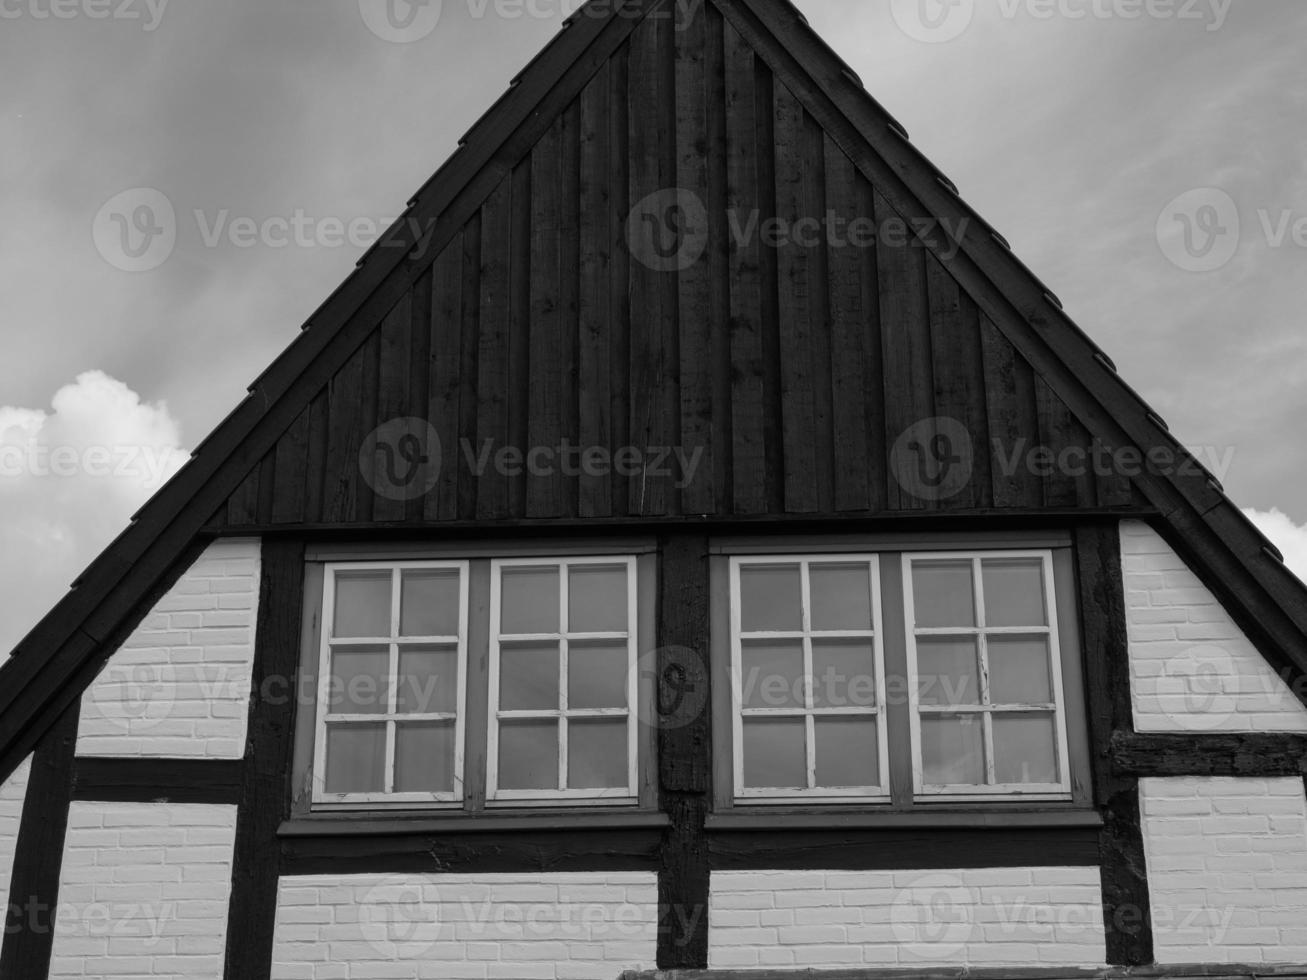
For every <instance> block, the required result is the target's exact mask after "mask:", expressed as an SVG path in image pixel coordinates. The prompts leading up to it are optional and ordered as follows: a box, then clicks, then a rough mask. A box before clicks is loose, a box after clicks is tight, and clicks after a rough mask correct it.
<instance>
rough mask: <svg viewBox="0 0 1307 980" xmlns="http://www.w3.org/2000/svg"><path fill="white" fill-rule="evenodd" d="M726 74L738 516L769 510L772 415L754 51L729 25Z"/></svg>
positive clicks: (733, 480)
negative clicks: (759, 230) (755, 220)
mask: <svg viewBox="0 0 1307 980" xmlns="http://www.w3.org/2000/svg"><path fill="white" fill-rule="evenodd" d="M724 36H725V47H726V50H725V72H726V206H727V208H728V210H729V214H730V218H731V227H730V229H729V234H730V246H729V247H730V252H729V277H730V279H729V283H730V320H729V324H730V327H729V334H730V358H731V487H732V502H733V507H734V512H735V513H736V514H742V515H743V514H762V513H766V511H767V473H766V434H765V432H766V413H765V410H764V406H763V398H764V369H763V349H762V296H761V291H762V282H761V279H760V275H759V273H760V260H759V255H758V250H759V242H758V236H757V234H756V233H752V234H750V233H747V232H746V231H745V227H746V226H747V225H748V223H749V220H750V217H751V216H752V217H760V216H761V212H760V211H759V200H758V166H757V160H758V143H757V140H758V132H757V123H756V112H757V104H756V100H757V96H756V94H755V91H754V81H755V71H756V69H755V67H754V55H753V49H752V48H751V47H749V45H748V44H747V43H745V41H744V39H743V38H741V37H740V35H739V34H738V33H737V32H736V30H735V28H734V27H732V26H731V25H730V24H726V25H725V26H724Z"/></svg>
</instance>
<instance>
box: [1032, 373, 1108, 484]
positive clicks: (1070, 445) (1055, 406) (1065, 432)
mask: <svg viewBox="0 0 1307 980" xmlns="http://www.w3.org/2000/svg"><path fill="white" fill-rule="evenodd" d="M1035 404H1036V406H1037V410H1038V418H1039V441H1040V445H1041V446H1042V447H1043V448H1045V449H1046V450H1047V465H1048V470H1047V472H1046V474H1045V476H1044V504H1045V506H1047V507H1063V508H1067V509H1070V508H1075V507H1093V506H1094V502H1095V499H1096V495H1095V492H1094V484H1095V480H1094V475H1093V470H1092V466H1093V460H1092V459H1091V457H1090V446H1089V433H1088V432H1087V431H1086V430H1085V428H1084V427H1083V426H1082V425H1081V424H1080V423H1079V421H1078V420H1077V419H1076V417H1075V416H1074V415H1072V414H1071V410H1070V409H1068V408H1067V407H1066V403H1064V402H1063V401H1062V399H1061V398H1059V397H1058V396H1057V395H1056V394H1055V393H1054V391H1053V389H1052V388H1050V387H1049V386H1048V383H1047V382H1046V381H1045V380H1044V379H1043V378H1042V377H1039V376H1038V375H1036V377H1035Z"/></svg>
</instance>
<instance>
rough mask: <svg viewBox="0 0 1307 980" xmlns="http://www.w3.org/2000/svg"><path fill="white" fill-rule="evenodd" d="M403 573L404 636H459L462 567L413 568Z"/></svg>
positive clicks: (401, 611) (401, 622) (401, 624)
mask: <svg viewBox="0 0 1307 980" xmlns="http://www.w3.org/2000/svg"><path fill="white" fill-rule="evenodd" d="M400 575H401V579H400V582H401V585H400V593H399V632H400V635H402V636H457V635H458V612H459V609H458V605H459V604H458V591H459V589H458V586H459V571H458V569H457V568H438V569H410V570H405V571H402V572H400Z"/></svg>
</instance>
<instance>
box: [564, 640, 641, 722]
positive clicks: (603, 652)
mask: <svg viewBox="0 0 1307 980" xmlns="http://www.w3.org/2000/svg"><path fill="white" fill-rule="evenodd" d="M626 662H627V649H626V644H625V643H624V642H618V643H604V642H597V643H595V642H591V643H583V642H581V641H580V640H574V641H572V642H571V643H569V644H568V646H567V706H568V707H569V708H625V707H627V703H626Z"/></svg>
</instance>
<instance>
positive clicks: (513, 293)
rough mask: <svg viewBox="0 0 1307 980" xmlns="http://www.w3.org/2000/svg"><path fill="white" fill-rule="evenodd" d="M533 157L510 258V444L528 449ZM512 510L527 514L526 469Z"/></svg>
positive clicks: (518, 188) (517, 196)
mask: <svg viewBox="0 0 1307 980" xmlns="http://www.w3.org/2000/svg"><path fill="white" fill-rule="evenodd" d="M531 197H532V188H531V160H530V158H529V157H528V158H527V159H525V160H523V161H521V162H520V163H519V164H518V165H517V166H516V167H514V168H513V215H512V225H513V227H512V239H511V242H512V257H511V259H510V260H509V279H510V297H511V298H510V301H509V310H508V327H509V334H508V445H509V448H511V449H516V451H517V452H518V453H525V452H526V451H527V449H528V448H530V445H529V435H530V414H531V380H530V372H531ZM507 479H508V512H509V514H510V515H511V516H513V517H525V516H526V471H525V470H524V469H523V468H522V467H521V466H518V467H517V469H516V471H514V472H510V473H509V475H508V477H507Z"/></svg>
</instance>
